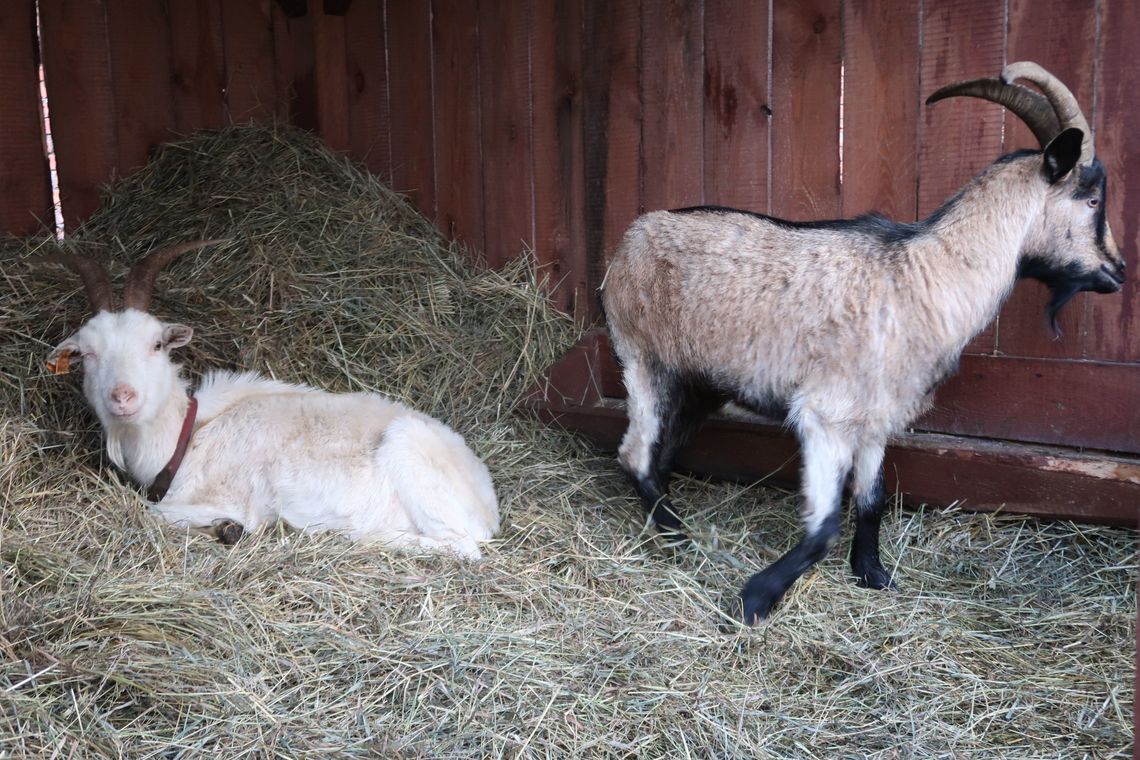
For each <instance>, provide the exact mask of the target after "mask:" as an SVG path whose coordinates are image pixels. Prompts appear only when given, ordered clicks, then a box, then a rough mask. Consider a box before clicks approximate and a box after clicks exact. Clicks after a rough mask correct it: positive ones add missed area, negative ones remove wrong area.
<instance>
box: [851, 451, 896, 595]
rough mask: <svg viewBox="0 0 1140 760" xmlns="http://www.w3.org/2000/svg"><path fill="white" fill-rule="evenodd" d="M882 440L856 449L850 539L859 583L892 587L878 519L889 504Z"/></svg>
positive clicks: (853, 562) (861, 584) (852, 482)
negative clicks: (882, 555) (881, 555)
mask: <svg viewBox="0 0 1140 760" xmlns="http://www.w3.org/2000/svg"><path fill="white" fill-rule="evenodd" d="M884 449H885V447H884V445H883V444H872V445H863V446H861V447H860V448H859V449H858V450H857V451H856V452H855V464H854V467H853V469H852V476H851V478H852V480H851V497H852V501H854V502H855V537H854V538H853V539H852V540H851V570H852V571H853V572H854V573H855V578H856V579H857V581H858V583H859V585H860V586H866V587H867V588H874V589H893V588H894V587H895V584H894V582H893V581H891V575H890V573H888V572H887V571H886V568H884V567H883V563H882V560H880V559H879V522H880V521H881V519H882V514H883V507H884V506H885V505H886V501H887V492H886V489H885V488H884V487H883V454H884Z"/></svg>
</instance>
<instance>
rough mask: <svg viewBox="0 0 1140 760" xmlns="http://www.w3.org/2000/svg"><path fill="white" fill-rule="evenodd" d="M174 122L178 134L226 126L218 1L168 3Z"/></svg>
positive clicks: (169, 0)
mask: <svg viewBox="0 0 1140 760" xmlns="http://www.w3.org/2000/svg"><path fill="white" fill-rule="evenodd" d="M167 9H168V10H167V12H168V13H169V16H170V55H171V65H172V66H173V68H174V73H173V98H174V123H175V127H176V128H177V129H178V131H179V132H183V133H187V132H192V131H194V130H197V129H216V128H218V127H220V126H222V125H223V124H224V123H225V92H224V91H225V82H226V75H225V53H224V49H223V47H224V46H223V43H222V8H221V4H220V2H219V0H167Z"/></svg>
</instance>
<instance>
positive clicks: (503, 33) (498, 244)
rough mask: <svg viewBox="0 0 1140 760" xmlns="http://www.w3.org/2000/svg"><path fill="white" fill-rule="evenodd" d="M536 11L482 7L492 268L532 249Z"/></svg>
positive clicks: (487, 2) (504, 1)
mask: <svg viewBox="0 0 1140 760" xmlns="http://www.w3.org/2000/svg"><path fill="white" fill-rule="evenodd" d="M534 5H535V3H534V0H525V2H524V1H523V0H481V2H480V3H479V80H480V81H479V94H480V97H479V100H480V103H481V113H480V121H481V131H482V137H483V156H482V168H483V213H484V215H485V230H484V240H485V242H484V252H485V253H486V256H487V263H488V264H489V265H490V266H493V267H497V266H499V265H501V264H503V263H504V262H506V261H509V260H511V259H513V258H516V257H517V256H518V255H519V253H521V252H522V251H523V249H524V248H526V247H527V246H533V245H534V155H533V145H534V143H533V133H532V131H531V130H532V124H531V82H530V41H531V32H532V29H533V16H534V12H535V8H534ZM466 202H467V203H470V199H467V201H466Z"/></svg>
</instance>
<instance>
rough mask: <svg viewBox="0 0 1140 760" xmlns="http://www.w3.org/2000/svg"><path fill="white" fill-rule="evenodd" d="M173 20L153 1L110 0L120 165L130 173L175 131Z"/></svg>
mask: <svg viewBox="0 0 1140 760" xmlns="http://www.w3.org/2000/svg"><path fill="white" fill-rule="evenodd" d="M169 29H170V19H169V18H168V16H167V14H166V9H165V7H164V4H162V3H155V2H153V1H152V0H107V38H108V42H109V48H110V59H111V81H112V84H113V85H114V88H115V125H116V129H117V131H118V149H119V153H118V160H117V170H118V173H119V175H120V176H126V175H127V174H130V173H131V172H132V171H134V170H135V169H137V168H139V167H140V166H142V165H143V164H145V163H146V162H147V159H148V157H149V156H150V153H151V151H153V150H154V149H155V148H156V147H158V145H160V144H161V143H162V142H164V141H166V140H168V139H170V137H171V136H172V134H173V133H172V132H171V128H172V127H173V126H174V94H173V91H172V85H173V67H172V64H171V55H170V32H169Z"/></svg>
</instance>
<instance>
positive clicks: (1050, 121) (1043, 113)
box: [926, 67, 1088, 148]
mask: <svg viewBox="0 0 1140 760" xmlns="http://www.w3.org/2000/svg"><path fill="white" fill-rule="evenodd" d="M1008 70H1009V68H1008V67H1007V68H1006V71H1008ZM1003 75H1004V72H1003ZM960 95H964V96H968V97H972V98H981V99H983V100H989V101H992V102H994V103H1000V104H1001V105H1003V106H1005V107H1006V108H1008V109H1009V110H1010V111H1011V112H1013V113H1014V114H1016V115H1017V116H1018V118H1020V119H1021V120H1022V121H1024V122H1025V124H1026V125H1027V126H1028V127H1029V129H1030V130H1032V132H1033V136H1034V137H1036V138H1037V142H1039V143H1041V147H1042V148H1044V147H1045V146H1046V145H1048V144H1049V141H1050V140H1052V139H1053V138H1054V137H1056V136H1057V135H1059V134H1060V133H1061V122H1060V121H1059V120H1058V118H1057V112H1056V110H1054V108H1053V106H1052V105H1050V103H1049V100H1048V99H1047V98H1046V97H1045V96H1044V95H1042V94H1040V93H1038V92H1034V91H1033V90H1030V89H1029V88H1028V87H1022V86H1021V85H1017V84H1010V83H1007V82H1002V81H1000V80H997V79H970V80H968V81H965V82H956V83H955V84H948V85H946V86H945V87H942V88H941V89H939V90H936V91H935V92H934V94H933V95H931V96H930V97H929V98H927V99H926V104H927V105H930V104H931V103H935V102H937V101H939V100H943V99H945V98H953V97H957V96H960ZM1085 134H1086V135H1087V134H1088V132H1087V131H1086V132H1085Z"/></svg>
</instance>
